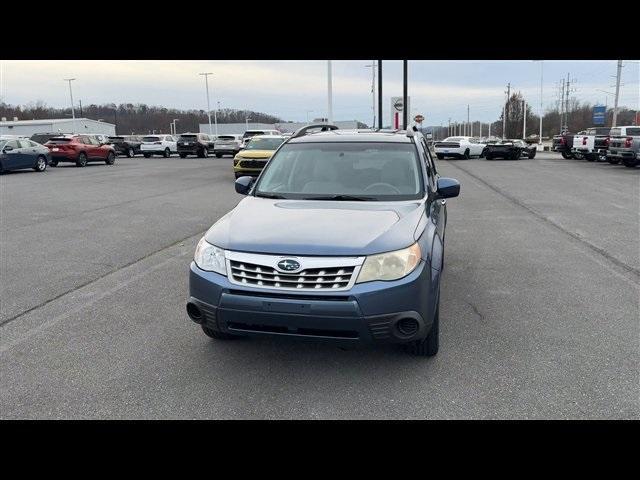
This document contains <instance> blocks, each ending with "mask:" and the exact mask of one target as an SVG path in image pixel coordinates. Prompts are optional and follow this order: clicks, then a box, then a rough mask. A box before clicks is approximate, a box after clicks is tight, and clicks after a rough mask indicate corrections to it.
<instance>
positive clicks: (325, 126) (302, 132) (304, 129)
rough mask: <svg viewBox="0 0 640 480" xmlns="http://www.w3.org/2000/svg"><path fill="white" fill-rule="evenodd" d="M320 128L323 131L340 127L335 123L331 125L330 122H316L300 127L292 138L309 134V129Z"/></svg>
mask: <svg viewBox="0 0 640 480" xmlns="http://www.w3.org/2000/svg"><path fill="white" fill-rule="evenodd" d="M316 128H319V129H320V131H321V132H328V131H329V130H338V127H336V126H335V125H330V124H328V123H314V124H312V125H307V126H306V127H302V128H299V129H298V130H296V131H295V132H294V133H293V135H291V137H290V138H298V137H303V136H305V135H306V134H307V132H308V131H309V130H313V129H316Z"/></svg>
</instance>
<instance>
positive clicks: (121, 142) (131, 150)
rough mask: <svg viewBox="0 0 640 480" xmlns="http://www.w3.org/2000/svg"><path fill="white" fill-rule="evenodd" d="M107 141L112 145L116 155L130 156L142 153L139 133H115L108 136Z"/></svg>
mask: <svg viewBox="0 0 640 480" xmlns="http://www.w3.org/2000/svg"><path fill="white" fill-rule="evenodd" d="M109 143H110V144H111V145H113V148H114V149H115V151H116V155H126V156H127V157H129V158H132V157H133V156H134V155H137V154H139V153H142V150H141V148H140V147H141V145H142V137H140V136H139V135H115V136H112V137H109Z"/></svg>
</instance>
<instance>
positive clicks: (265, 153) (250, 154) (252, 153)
mask: <svg viewBox="0 0 640 480" xmlns="http://www.w3.org/2000/svg"><path fill="white" fill-rule="evenodd" d="M273 152H275V150H243V151H241V152H239V153H238V154H237V155H236V157H237V158H264V159H266V158H271V155H273Z"/></svg>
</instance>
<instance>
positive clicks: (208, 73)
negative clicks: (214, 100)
mask: <svg viewBox="0 0 640 480" xmlns="http://www.w3.org/2000/svg"><path fill="white" fill-rule="evenodd" d="M198 75H202V76H204V84H205V87H206V89H207V116H208V117H209V135H213V132H212V131H211V107H210V106H209V75H213V73H211V72H205V73H199V74H198ZM217 126H218V125H217V123H216V128H217Z"/></svg>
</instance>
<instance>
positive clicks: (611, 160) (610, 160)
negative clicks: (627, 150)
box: [607, 157, 620, 165]
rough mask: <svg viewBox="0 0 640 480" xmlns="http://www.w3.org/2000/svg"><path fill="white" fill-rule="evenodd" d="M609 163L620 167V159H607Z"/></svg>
mask: <svg viewBox="0 0 640 480" xmlns="http://www.w3.org/2000/svg"><path fill="white" fill-rule="evenodd" d="M607 161H608V162H609V163H610V164H611V165H618V164H619V163H620V159H619V158H613V157H610V158H607Z"/></svg>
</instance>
